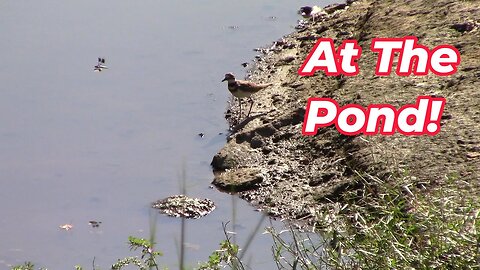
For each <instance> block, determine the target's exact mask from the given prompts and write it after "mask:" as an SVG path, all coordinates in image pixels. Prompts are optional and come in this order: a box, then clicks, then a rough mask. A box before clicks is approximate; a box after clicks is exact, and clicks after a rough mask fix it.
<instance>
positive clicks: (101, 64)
mask: <svg viewBox="0 0 480 270" xmlns="http://www.w3.org/2000/svg"><path fill="white" fill-rule="evenodd" d="M104 69H108V67H107V66H105V58H101V57H99V58H98V63H97V65H96V66H94V67H93V71H95V72H101V71H102V70H104Z"/></svg>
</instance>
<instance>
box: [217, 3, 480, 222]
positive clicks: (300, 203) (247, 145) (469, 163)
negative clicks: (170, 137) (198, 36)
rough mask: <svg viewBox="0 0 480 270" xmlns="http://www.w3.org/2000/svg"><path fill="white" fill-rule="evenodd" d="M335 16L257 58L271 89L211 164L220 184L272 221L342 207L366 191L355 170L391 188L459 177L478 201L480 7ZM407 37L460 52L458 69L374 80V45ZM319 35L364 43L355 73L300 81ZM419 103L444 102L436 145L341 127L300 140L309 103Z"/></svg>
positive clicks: (350, 9) (389, 8)
mask: <svg viewBox="0 0 480 270" xmlns="http://www.w3.org/2000/svg"><path fill="white" fill-rule="evenodd" d="M329 12H331V14H329V15H328V16H327V17H325V18H323V19H321V20H317V21H316V22H309V23H308V24H307V25H306V28H305V29H302V30H299V31H297V32H295V33H292V34H290V35H287V36H285V37H284V38H283V40H282V41H280V42H276V43H274V45H273V46H272V47H271V48H269V49H267V50H265V51H264V52H265V53H264V54H263V55H262V56H261V58H259V59H257V60H256V67H255V68H254V69H253V70H251V72H250V73H249V79H250V80H253V81H257V82H273V83H274V86H272V87H269V88H268V89H266V90H263V91H262V92H260V93H258V94H256V95H255V96H254V100H255V101H256V103H255V106H254V108H253V112H254V113H253V115H254V117H251V118H250V119H248V120H247V121H245V122H244V123H243V124H245V125H244V126H243V125H242V126H241V128H240V129H238V130H236V131H235V132H234V133H233V134H232V135H231V136H230V137H229V139H228V143H227V144H226V146H225V147H224V148H223V149H222V150H221V151H220V152H219V153H218V154H217V155H216V156H215V157H214V158H213V161H212V166H213V169H214V171H215V174H216V177H215V180H214V183H215V184H216V185H217V186H218V187H220V188H224V189H227V191H228V190H236V191H238V192H239V195H240V197H242V198H244V199H246V200H248V201H250V202H252V203H253V204H255V205H258V206H259V207H260V208H263V209H264V210H265V211H266V212H268V213H270V214H272V215H275V216H282V217H288V218H297V219H298V218H306V219H309V218H311V217H313V216H314V213H315V210H316V209H317V208H318V207H319V205H321V204H322V203H323V202H328V201H340V200H342V194H343V193H344V192H345V191H346V190H352V189H359V190H361V188H362V184H361V183H360V182H358V181H357V180H358V177H357V172H360V173H362V174H365V173H368V174H370V175H374V176H378V177H380V178H382V179H384V180H386V181H388V180H389V179H398V177H402V178H407V181H408V182H409V183H411V184H412V185H417V186H422V187H425V189H426V190H427V191H428V189H429V187H432V185H435V186H437V187H438V186H441V185H442V183H445V182H446V181H452V180H454V181H457V182H458V185H462V186H463V188H464V189H465V191H466V194H467V193H468V194H473V195H475V194H476V195H477V197H478V195H480V53H479V52H480V29H479V26H480V1H451V0H441V1H422V0H412V1H385V0H364V1H355V2H353V3H351V4H350V5H348V6H346V7H345V8H344V7H343V6H338V10H336V11H335V8H332V9H331V10H329ZM405 36H416V37H418V42H419V43H420V44H423V45H425V46H427V47H429V48H434V47H435V46H438V45H443V44H450V45H453V46H455V47H456V48H457V49H458V50H459V52H460V54H461V64H460V66H459V68H458V71H457V72H456V73H455V74H453V75H451V76H445V77H441V76H436V75H434V74H431V75H427V76H413V75H412V76H407V77H400V76H397V75H396V74H395V72H392V74H391V75H390V76H376V75H375V64H376V60H377V57H378V54H376V53H373V52H371V50H370V44H371V40H372V38H375V37H405ZM320 37H328V38H333V39H334V40H335V46H336V47H338V46H339V45H340V44H341V42H342V41H343V40H346V39H355V40H357V41H358V44H359V45H360V46H361V47H362V56H361V58H360V59H359V61H358V62H359V68H360V74H359V75H357V76H353V77H342V76H337V77H334V76H325V74H324V73H323V72H316V74H315V75H314V76H312V77H301V76H299V75H298V74H297V70H298V68H299V67H300V65H301V64H302V63H303V61H304V60H305V58H306V55H307V54H308V53H309V52H310V50H311V49H312V47H313V45H314V44H315V42H316V40H317V39H318V38H320ZM395 67H396V60H395V62H394V68H393V70H394V69H395ZM420 95H434V96H437V97H445V98H446V100H447V103H446V106H445V109H444V112H443V116H442V120H441V132H440V133H439V134H438V135H436V136H404V135H401V134H395V135H393V136H382V135H376V136H364V135H361V136H345V135H341V134H340V133H339V132H338V131H337V130H336V128H335V127H328V128H321V129H320V130H319V132H318V134H317V135H315V136H308V137H305V136H302V133H301V130H302V123H303V117H304V114H305V106H306V101H307V99H308V98H309V97H314V96H315V97H329V98H332V99H334V100H336V101H337V102H338V103H339V105H341V106H342V105H346V104H349V103H357V104H360V105H362V106H365V107H366V106H368V105H369V104H372V103H382V104H384V103H387V104H391V105H393V106H395V107H396V108H399V107H400V106H403V105H405V104H412V103H415V100H416V98H417V97H418V96H420ZM235 109H236V108H232V110H235ZM391 181H393V180H391Z"/></svg>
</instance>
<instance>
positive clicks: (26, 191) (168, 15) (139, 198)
mask: <svg viewBox="0 0 480 270" xmlns="http://www.w3.org/2000/svg"><path fill="white" fill-rule="evenodd" d="M304 4H311V3H309V2H307V1H287V0H275V1H273V0H270V1H267V0H246V1H228V2H225V1H221V0H208V1H194V0H186V1H151V0H146V1H140V2H139V1H117V0H115V1H114V0H104V1H98V0H96V1H92V0H84V1H74V2H72V1H59V0H57V1H55V0H45V1H26V0H22V1H13V0H7V1H3V2H2V4H1V9H0V33H2V39H1V41H0V59H1V61H0V81H1V86H0V182H1V186H2V187H1V188H0V213H1V214H2V216H3V218H2V219H0V237H1V239H2V241H0V265H4V266H2V267H1V268H5V267H6V265H15V264H20V263H22V262H23V261H25V260H30V261H33V262H35V263H36V265H37V266H44V267H48V268H49V269H72V268H73V266H74V265H76V264H80V265H83V266H84V267H90V266H91V264H92V260H93V258H94V257H95V258H96V261H95V262H96V264H97V266H99V267H100V268H102V269H107V268H108V267H109V266H110V265H111V264H112V263H113V262H115V261H116V259H117V258H120V257H123V256H128V255H132V253H131V252H130V251H129V250H128V246H127V244H126V241H127V237H128V236H129V235H134V236H139V237H149V231H150V226H149V220H150V217H149V215H150V214H149V212H150V210H149V209H150V208H149V204H150V202H152V201H154V200H157V199H161V198H164V197H167V196H170V195H173V194H178V193H179V190H180V188H179V182H180V181H179V179H180V175H181V174H182V170H183V168H184V169H185V172H186V180H187V190H188V194H189V195H192V196H195V197H208V198H211V199H212V200H214V201H215V203H216V204H217V209H216V210H215V211H214V212H213V213H212V214H210V215H209V216H207V217H205V218H203V219H200V220H193V221H189V222H188V224H187V242H188V245H187V246H188V250H187V252H188V254H187V261H188V262H189V263H190V265H194V264H195V262H197V261H199V260H207V258H208V255H209V254H210V252H211V251H213V250H214V249H216V248H217V247H218V243H219V242H220V241H221V240H222V239H223V232H222V230H221V228H222V226H221V223H222V222H226V221H229V220H232V215H233V214H232V200H231V197H230V196H229V195H227V194H223V193H220V192H218V191H216V190H214V189H210V188H209V185H210V182H211V180H212V177H213V175H212V172H211V168H210V166H209V163H210V161H211V158H212V157H213V155H214V154H215V153H216V152H217V151H218V150H219V149H220V148H221V147H222V146H223V144H224V143H225V134H226V128H227V123H226V122H225V120H224V118H223V113H224V111H225V107H226V104H227V100H228V99H229V95H230V94H229V93H228V91H226V85H224V84H221V83H220V80H221V79H222V78H223V75H224V73H225V72H235V73H236V74H239V77H240V76H243V74H244V68H243V67H241V65H240V63H242V62H249V61H250V60H251V59H252V58H253V56H254V55H255V52H253V51H252V49H253V48H255V47H259V46H262V45H265V44H268V43H270V42H271V41H273V40H276V39H278V38H279V37H281V36H282V35H284V34H287V33H288V32H290V31H292V30H293V28H292V27H293V26H294V25H295V23H296V20H297V19H299V18H298V15H297V14H296V10H297V9H298V7H299V6H301V5H304ZM229 26H235V27H229ZM97 57H104V58H106V60H107V63H106V64H107V65H108V66H109V67H110V68H109V69H108V70H106V71H104V72H101V73H94V72H93V66H94V65H95V64H96V61H97ZM200 132H202V133H204V134H205V136H204V137H203V138H200V137H199V136H198V135H197V134H198V133H200ZM219 133H223V134H221V135H219ZM253 210H254V209H253V208H252V207H250V206H249V205H248V204H247V203H245V202H243V201H238V202H237V205H236V214H235V218H236V220H237V223H239V224H240V226H238V227H237V228H236V230H237V232H238V233H239V234H238V236H237V239H238V240H239V243H240V244H242V243H243V242H244V241H245V238H246V237H247V236H248V234H249V233H250V231H251V230H252V229H253V227H254V226H255V225H256V223H257V222H258V220H259V219H260V215H259V214H258V212H255V211H253ZM89 220H98V221H101V222H102V224H101V226H100V227H99V228H92V227H91V226H90V225H89V224H88V221H89ZM65 223H71V224H73V225H74V228H73V229H72V230H70V231H68V232H66V231H63V230H60V229H59V227H58V226H59V225H62V224H65ZM179 224H180V221H179V220H177V219H173V218H168V217H163V216H159V217H158V219H157V221H156V232H157V233H156V238H157V242H158V248H159V249H160V250H162V251H163V252H164V253H165V256H164V257H162V259H161V264H162V265H168V266H169V267H170V268H171V269H175V268H177V261H178V259H177V248H176V245H178V242H179V239H180V236H179V234H180V228H179ZM265 225H268V223H265ZM242 241H243V242H242ZM270 245H271V243H270V238H269V237H268V236H266V235H258V236H257V237H256V240H255V241H254V243H253V245H252V247H251V253H254V254H255V256H252V255H248V256H250V257H251V258H252V264H253V265H256V266H258V267H259V268H264V269H268V268H269V267H271V266H272V264H271V262H270V261H269V254H270V248H269V247H270ZM259 265H264V267H260V266H259Z"/></svg>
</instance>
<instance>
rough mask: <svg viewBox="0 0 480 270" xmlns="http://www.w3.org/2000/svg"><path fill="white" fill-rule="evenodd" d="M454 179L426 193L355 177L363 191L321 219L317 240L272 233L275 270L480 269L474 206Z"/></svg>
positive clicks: (399, 182) (406, 182)
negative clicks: (288, 239)
mask: <svg viewBox="0 0 480 270" xmlns="http://www.w3.org/2000/svg"><path fill="white" fill-rule="evenodd" d="M367 178H368V179H367ZM457 180H458V179H455V177H447V179H446V181H445V183H444V184H442V185H441V186H438V187H429V190H428V192H427V191H426V190H425V189H424V186H423V185H421V184H420V185H417V186H415V185H413V184H412V183H411V181H410V177H403V178H398V179H396V181H389V182H384V181H382V180H380V179H378V178H375V177H372V176H369V175H366V176H361V175H360V174H359V181H361V182H362V183H363V185H364V188H363V189H362V190H360V191H359V190H356V191H351V192H348V193H346V194H345V195H344V198H343V203H332V204H328V205H326V206H325V208H324V211H322V212H321V213H319V215H318V218H317V220H318V223H317V230H320V231H321V233H320V234H321V236H322V237H323V239H322V240H321V241H312V239H311V237H310V236H309V235H308V234H305V233H303V234H301V233H298V232H295V231H290V235H291V236H290V238H291V239H292V240H293V241H291V242H286V241H284V240H283V239H284V238H281V237H280V233H278V232H275V231H272V236H273V238H274V258H275V261H276V262H281V264H278V263H277V265H278V268H279V269H325V268H332V269H432V268H435V269H479V268H480V233H479V225H480V219H479V213H480V202H479V200H478V197H476V196H475V195H474V194H472V195H469V194H466V193H465V190H466V189H465V188H466V187H465V184H466V183H460V182H459V181H457ZM359 192H360V193H359Z"/></svg>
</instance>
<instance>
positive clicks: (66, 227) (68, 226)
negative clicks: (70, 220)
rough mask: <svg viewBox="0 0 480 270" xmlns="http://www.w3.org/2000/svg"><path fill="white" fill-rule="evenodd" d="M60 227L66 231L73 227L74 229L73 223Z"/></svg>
mask: <svg viewBox="0 0 480 270" xmlns="http://www.w3.org/2000/svg"><path fill="white" fill-rule="evenodd" d="M58 227H59V228H60V229H63V230H65V231H69V230H71V229H73V225H72V224H64V225H60V226H58Z"/></svg>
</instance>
